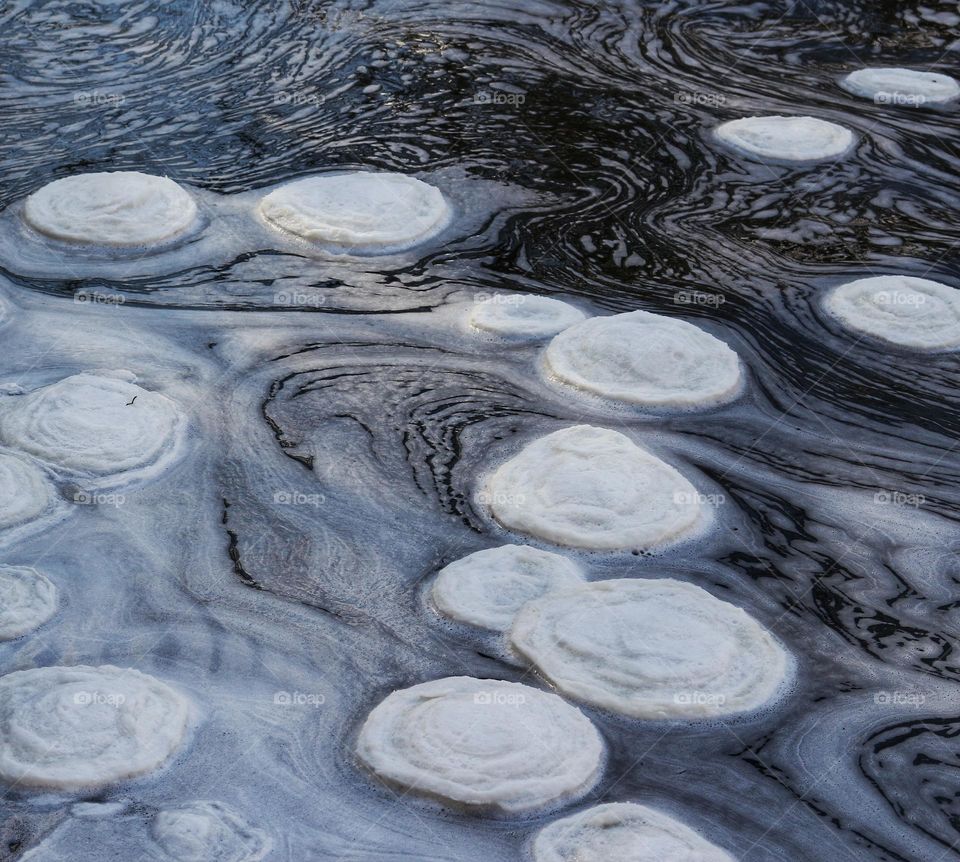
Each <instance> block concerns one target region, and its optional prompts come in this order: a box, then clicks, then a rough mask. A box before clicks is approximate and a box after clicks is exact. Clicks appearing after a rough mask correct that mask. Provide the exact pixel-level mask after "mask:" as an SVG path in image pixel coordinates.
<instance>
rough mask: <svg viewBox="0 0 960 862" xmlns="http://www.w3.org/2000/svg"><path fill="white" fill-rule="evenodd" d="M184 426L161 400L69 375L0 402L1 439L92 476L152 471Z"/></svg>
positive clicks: (133, 388) (131, 387) (128, 386)
mask: <svg viewBox="0 0 960 862" xmlns="http://www.w3.org/2000/svg"><path fill="white" fill-rule="evenodd" d="M183 423H184V418H183V414H182V412H181V410H180V408H179V407H178V406H177V405H176V404H175V403H174V402H173V401H171V400H170V399H169V398H167V397H166V396H164V395H161V394H159V393H158V392H150V391H148V390H146V389H143V388H141V387H140V386H137V385H136V384H134V383H129V382H127V381H126V380H120V379H117V378H114V377H101V376H99V375H96V374H75V375H74V376H72V377H66V378H64V379H63V380H60V381H58V382H56V383H53V384H51V385H49V386H44V387H42V388H40V389H36V390H34V391H33V392H30V393H28V394H26V395H22V396H16V397H11V398H7V399H5V400H4V401H3V402H0V437H2V438H3V440H4V441H5V442H7V443H8V444H9V445H11V446H14V447H16V448H18V449H22V450H24V451H26V452H29V453H30V454H32V455H35V456H36V457H37V458H40V459H42V460H44V461H47V462H49V463H51V464H55V465H57V466H59V467H63V468H66V469H68V470H73V471H77V472H81V473H86V474H90V475H93V476H109V475H114V474H118V473H125V472H128V471H134V470H145V469H147V468H150V467H158V466H159V464H160V462H162V461H165V460H166V459H167V457H168V456H170V455H172V454H173V451H174V450H175V449H176V447H177V445H178V443H179V432H180V430H181V426H182V425H183Z"/></svg>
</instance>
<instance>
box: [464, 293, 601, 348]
mask: <svg viewBox="0 0 960 862" xmlns="http://www.w3.org/2000/svg"><path fill="white" fill-rule="evenodd" d="M585 317H586V315H585V314H584V313H583V312H582V311H580V309H579V308H574V307H573V306H572V305H570V304H569V303H566V302H561V301H560V300H559V299H551V298H550V297H547V296H534V295H527V294H512V295H500V294H497V295H494V296H488V297H484V298H482V299H479V300H477V301H476V302H475V303H474V304H473V306H472V307H471V309H470V318H469V319H470V325H471V326H472V327H473V328H474V329H478V330H481V331H483V332H490V333H493V334H494V335H501V336H506V337H510V338H547V337H549V336H551V335H556V334H557V333H558V332H562V331H563V330H564V329H566V328H567V327H569V326H573V324H575V323H579V322H580V321H582V320H583V319H584V318H585Z"/></svg>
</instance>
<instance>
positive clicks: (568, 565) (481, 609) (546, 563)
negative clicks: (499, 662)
mask: <svg viewBox="0 0 960 862" xmlns="http://www.w3.org/2000/svg"><path fill="white" fill-rule="evenodd" d="M582 583H583V573H582V572H581V571H580V567H579V566H578V565H576V564H575V563H573V562H572V561H570V560H568V559H567V558H566V557H561V556H560V555H559V554H551V553H549V552H548V551H541V550H539V549H538V548H530V547H528V546H527V545H502V546H501V547H499V548H489V549H487V550H484V551H477V552H476V553H474V554H470V555H469V556H467V557H464V558H463V559H461V560H456V561H455V562H453V563H450V565H449V566H446V567H445V568H443V569H441V570H440V572H439V573H438V574H437V579H436V580H435V581H434V583H433V589H432V590H431V592H430V598H431V599H432V601H433V604H434V606H435V607H436V608H437V610H439V611H440V613H442V614H444V615H445V616H448V617H451V618H452V619H455V620H460V621H461V622H465V623H470V624H471V625H474V626H480V627H481V628H485V629H492V630H494V631H501V632H502V631H506V630H507V629H508V628H510V624H511V623H512V622H513V617H514V615H515V614H516V613H517V611H518V610H520V608H521V607H523V605H524V604H526V603H527V602H528V601H530V599H535V598H537V597H538V596H542V595H543V594H544V593H546V592H549V591H550V590H556V589H560V588H562V587H570V586H576V585H577V584H582Z"/></svg>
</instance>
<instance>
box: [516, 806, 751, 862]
mask: <svg viewBox="0 0 960 862" xmlns="http://www.w3.org/2000/svg"><path fill="white" fill-rule="evenodd" d="M533 859H534V862H734V859H733V857H732V856H730V855H729V854H727V853H725V852H724V851H723V850H721V849H720V848H719V847H717V846H715V845H713V844H711V843H710V842H709V841H706V840H704V839H703V838H701V837H700V836H699V835H698V834H697V833H696V832H694V831H693V830H692V829H690V828H689V827H688V826H685V825H684V824H683V823H681V822H680V821H678V820H674V819H673V818H672V817H668V816H667V815H666V814H661V813H660V812H659V811H655V810H654V809H652V808H647V807H646V806H644V805H634V804H633V803H631V802H611V803H608V804H606V805H597V806H595V807H594V808H588V809H587V810H586V811H581V812H579V813H578V814H574V815H572V816H570V817H564V818H563V819H562V820H557V821H555V822H554V823H551V824H550V825H549V826H545V827H544V828H543V829H541V830H540V832H539V833H537V837H536V839H535V840H534V842H533Z"/></svg>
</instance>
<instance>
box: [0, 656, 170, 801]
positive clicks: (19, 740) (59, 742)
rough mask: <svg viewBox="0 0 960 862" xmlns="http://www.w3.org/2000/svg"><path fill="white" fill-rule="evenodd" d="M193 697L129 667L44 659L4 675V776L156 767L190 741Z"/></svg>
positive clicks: (72, 777) (105, 776)
mask: <svg viewBox="0 0 960 862" xmlns="http://www.w3.org/2000/svg"><path fill="white" fill-rule="evenodd" d="M188 716H189V702H188V701H187V699H186V698H185V697H184V696H183V695H181V694H179V693H178V692H176V691H174V689H172V688H170V686H168V685H166V684H165V683H163V682H161V681H160V680H158V679H156V678H154V677H152V676H148V675H147V674H144V673H140V672H139V671H136V670H133V669H130V668H118V667H112V666H110V665H104V666H102V667H85V666H77V667H43V668H36V669H34V670H24V671H17V672H15V673H11V674H7V675H6V676H4V677H0V778H2V779H4V780H6V781H9V782H13V783H16V784H18V785H24V786H29V787H49V788H57V789H63V790H75V789H80V788H88V787H102V786H104V785H107V784H112V783H114V782H117V781H123V780H124V779H127V778H133V777H135V776H138V775H143V774H145V773H148V772H151V771H152V770H154V769H157V768H158V767H159V766H161V765H162V764H163V763H164V762H165V761H166V760H167V758H169V757H170V755H171V754H173V752H174V751H176V750H177V749H178V748H179V747H180V745H181V743H182V742H183V739H184V736H185V734H186V731H187V722H188Z"/></svg>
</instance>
